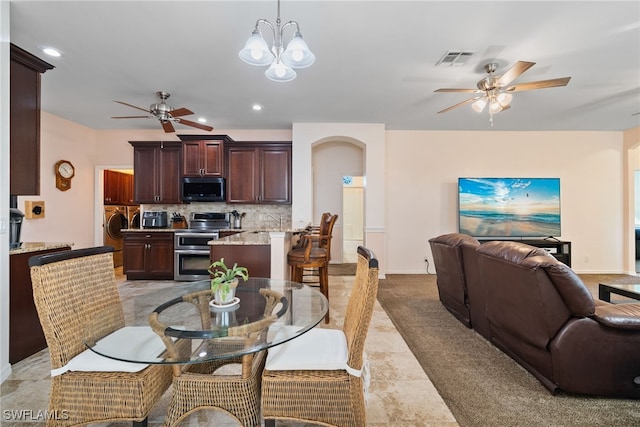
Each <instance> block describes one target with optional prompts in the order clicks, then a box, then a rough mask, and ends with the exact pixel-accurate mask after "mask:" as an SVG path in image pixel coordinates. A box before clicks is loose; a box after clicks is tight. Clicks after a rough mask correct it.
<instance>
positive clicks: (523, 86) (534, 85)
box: [505, 77, 571, 92]
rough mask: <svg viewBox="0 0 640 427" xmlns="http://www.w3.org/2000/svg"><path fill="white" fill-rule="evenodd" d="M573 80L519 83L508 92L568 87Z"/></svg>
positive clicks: (561, 79) (560, 79) (565, 78)
mask: <svg viewBox="0 0 640 427" xmlns="http://www.w3.org/2000/svg"><path fill="white" fill-rule="evenodd" d="M569 80H571V77H561V78H558V79H550V80H539V81H537V82H528V83H518V84H517V85H513V86H509V87H508V88H506V89H505V90H506V91H509V92H521V91H523V90H532V89H544V88H547V87H558V86H566V85H567V84H568V83H569Z"/></svg>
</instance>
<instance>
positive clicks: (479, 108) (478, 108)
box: [471, 98, 487, 113]
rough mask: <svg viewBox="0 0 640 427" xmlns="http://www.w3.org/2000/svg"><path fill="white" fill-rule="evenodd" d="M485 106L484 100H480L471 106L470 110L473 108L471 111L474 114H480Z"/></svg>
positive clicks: (485, 101)
mask: <svg viewBox="0 0 640 427" xmlns="http://www.w3.org/2000/svg"><path fill="white" fill-rule="evenodd" d="M486 105H487V100H486V98H480V99H478V100H477V101H476V102H474V103H473V104H471V108H473V111H475V112H478V113H482V110H484V107H485V106H486Z"/></svg>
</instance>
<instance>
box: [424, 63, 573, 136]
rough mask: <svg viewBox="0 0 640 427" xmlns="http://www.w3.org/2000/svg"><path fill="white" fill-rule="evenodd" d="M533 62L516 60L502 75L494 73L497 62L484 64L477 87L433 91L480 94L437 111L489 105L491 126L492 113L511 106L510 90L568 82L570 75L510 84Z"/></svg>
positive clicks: (536, 87) (511, 96)
mask: <svg viewBox="0 0 640 427" xmlns="http://www.w3.org/2000/svg"><path fill="white" fill-rule="evenodd" d="M535 64H536V63H535V62H526V61H518V62H516V64H515V65H513V66H512V67H511V68H509V69H508V70H507V71H506V72H505V73H504V74H502V75H498V76H497V75H495V72H496V70H497V69H498V64H497V63H495V62H490V63H488V64H486V65H485V66H484V69H485V71H486V72H487V73H488V74H489V75H488V76H487V77H485V78H484V79H482V80H480V81H479V82H478V83H477V85H476V86H477V87H478V88H477V89H451V88H444V89H438V90H436V91H435V92H465V93H477V94H480V95H479V96H476V97H474V98H469V99H467V100H465V101H462V102H459V103H457V104H455V105H452V106H451V107H448V108H445V109H444V110H440V111H438V114H439V113H446V112H447V111H451V110H453V109H454V108H458V107H460V106H462V105H465V104H469V103H472V104H471V107H472V108H473V109H474V110H475V111H477V112H482V111H483V110H484V108H485V106H486V105H487V104H488V105H489V117H490V121H491V125H492V126H493V115H494V114H496V113H499V112H501V111H504V110H507V109H509V108H511V99H512V98H513V95H511V92H520V91H523V90H533V89H544V88H547V87H558V86H566V85H567V84H568V83H569V80H570V79H571V77H561V78H558V79H550V80H539V81H535V82H528V83H518V84H513V85H512V84H511V82H513V81H514V80H515V79H517V78H518V77H519V76H520V75H521V74H522V73H524V72H525V71H527V70H528V69H529V68H531V67H533V66H534V65H535Z"/></svg>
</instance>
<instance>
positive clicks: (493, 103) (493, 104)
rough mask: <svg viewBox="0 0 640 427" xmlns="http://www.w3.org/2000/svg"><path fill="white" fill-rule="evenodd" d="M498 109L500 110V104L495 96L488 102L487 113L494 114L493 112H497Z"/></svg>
mask: <svg viewBox="0 0 640 427" xmlns="http://www.w3.org/2000/svg"><path fill="white" fill-rule="evenodd" d="M500 111H502V105H500V103H499V102H498V100H497V99H495V98H494V99H492V100H491V101H490V102H489V113H490V114H495V113H499V112H500Z"/></svg>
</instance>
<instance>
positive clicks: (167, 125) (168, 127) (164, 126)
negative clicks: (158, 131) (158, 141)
mask: <svg viewBox="0 0 640 427" xmlns="http://www.w3.org/2000/svg"><path fill="white" fill-rule="evenodd" d="M160 124H162V129H164V131H165V132H166V133H171V132H175V131H176V130H175V128H174V127H173V125H172V124H171V122H170V121H169V120H164V121H162V120H160Z"/></svg>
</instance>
